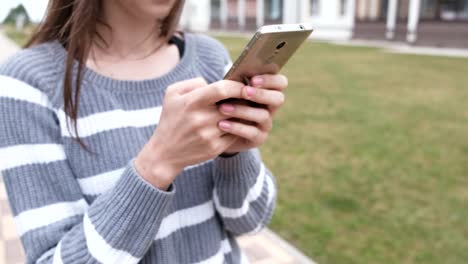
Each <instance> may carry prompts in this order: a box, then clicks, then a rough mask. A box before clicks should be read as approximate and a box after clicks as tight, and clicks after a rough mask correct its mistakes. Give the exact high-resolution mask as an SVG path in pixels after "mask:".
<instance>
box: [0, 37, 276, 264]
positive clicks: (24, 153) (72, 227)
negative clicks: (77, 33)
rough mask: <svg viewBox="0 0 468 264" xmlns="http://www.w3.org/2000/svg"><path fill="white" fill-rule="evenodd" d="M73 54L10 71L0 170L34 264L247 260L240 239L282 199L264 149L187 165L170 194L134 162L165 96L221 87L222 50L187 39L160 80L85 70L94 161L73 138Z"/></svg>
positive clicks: (53, 53)
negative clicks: (185, 88) (199, 84)
mask: <svg viewBox="0 0 468 264" xmlns="http://www.w3.org/2000/svg"><path fill="white" fill-rule="evenodd" d="M65 56H66V51H65V49H63V47H62V46H61V45H60V44H58V43H57V42H50V43H46V44H42V45H38V46H35V47H33V48H29V49H26V50H23V51H21V52H19V53H18V54H16V55H15V56H13V57H12V58H11V59H10V60H9V61H7V62H6V63H4V64H3V65H2V66H1V67H0V124H1V126H0V171H1V173H2V174H3V177H4V182H5V185H6V189H7V192H8V198H9V201H10V206H11V208H12V212H13V215H14V220H15V223H16V226H17V230H18V233H19V235H20V236H21V240H22V243H23V245H24V248H25V251H26V256H27V263H242V262H243V261H246V259H245V257H243V254H242V253H241V251H240V250H239V247H238V245H237V243H236V240H235V237H236V236H238V235H242V234H248V233H255V232H257V231H259V230H260V229H262V228H263V227H264V226H265V225H266V224H267V223H268V221H269V220H270V219H271V216H272V214H273V209H274V206H275V201H276V187H275V182H274V178H273V177H272V175H271V173H270V172H269V170H268V169H267V168H265V166H264V164H263V163H262V161H261V158H260V155H259V152H258V150H256V149H252V150H249V151H246V152H243V153H240V154H238V155H237V156H234V157H231V158H221V157H219V158H216V159H213V160H208V161H206V162H204V163H201V164H197V165H195V166H190V167H187V168H185V169H184V171H183V172H182V173H181V174H180V175H178V177H177V178H176V180H175V182H174V183H173V185H172V186H171V188H170V189H169V190H168V191H167V192H164V191H161V190H158V189H156V188H154V187H153V186H151V185H149V184H148V183H147V182H145V181H144V180H143V179H142V178H141V177H140V176H139V175H138V174H137V172H136V171H135V169H134V167H133V163H132V160H133V158H134V157H135V156H136V154H137V153H138V152H139V151H140V149H141V148H142V147H143V145H144V144H145V143H146V142H147V141H148V139H149V138H150V136H151V135H152V133H153V131H154V129H155V127H156V126H157V123H158V120H159V116H160V113H161V104H162V101H163V97H164V93H165V89H166V87H168V86H169V85H170V84H172V83H174V82H177V81H181V80H186V79H190V78H195V77H200V76H202V77H204V78H205V79H206V80H207V81H208V82H215V81H217V80H220V79H221V78H222V76H223V73H224V68H225V67H226V65H227V64H228V63H229V61H230V60H229V56H228V53H227V52H226V50H225V48H224V47H223V46H222V44H220V43H219V42H218V41H216V40H214V39H212V38H210V37H207V36H202V35H195V34H186V52H185V54H184V56H183V58H182V59H181V61H180V62H179V64H178V65H177V66H176V68H175V69H173V70H172V71H171V72H169V73H168V74H166V75H164V76H162V77H160V78H157V79H150V80H142V81H120V80H114V79H111V78H107V77H104V76H102V75H99V74H97V73H96V72H94V71H92V70H90V69H86V70H85V73H84V78H83V82H82V94H81V95H80V96H81V104H80V112H79V119H78V131H79V134H80V136H81V137H82V138H83V140H84V142H85V144H86V145H87V146H89V147H90V148H91V150H92V151H94V152H95V154H94V155H93V154H90V153H88V152H86V151H84V150H83V149H82V148H80V146H79V145H78V144H77V143H76V142H75V141H74V140H73V136H74V135H73V133H70V132H69V130H68V129H67V124H66V120H67V119H66V116H65V113H64V111H63V102H62V87H63V74H64V65H65ZM200 151H202V150H200Z"/></svg>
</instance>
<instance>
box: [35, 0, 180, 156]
mask: <svg viewBox="0 0 468 264" xmlns="http://www.w3.org/2000/svg"><path fill="white" fill-rule="evenodd" d="M184 2H185V1H184V0H176V2H175V4H174V7H173V8H172V10H171V11H170V13H169V15H168V16H167V17H166V18H165V19H163V20H162V25H161V37H164V38H166V39H167V40H168V39H169V38H170V37H171V36H172V35H173V34H174V31H175V30H176V28H177V25H178V23H179V18H180V14H181V12H182V7H183V5H184ZM101 11H102V0H49V4H48V7H47V12H46V16H45V18H44V20H43V22H42V23H41V24H40V25H39V27H38V28H37V30H36V32H35V33H34V34H33V36H32V37H31V39H30V40H29V42H28V43H27V44H26V47H31V46H34V45H38V44H41V43H45V42H49V41H58V42H59V43H60V44H62V46H64V47H65V48H66V50H67V59H66V67H65V76H64V86H63V103H64V111H65V113H66V115H67V116H68V118H69V119H70V120H71V121H72V122H71V123H72V125H73V129H74V132H75V136H76V137H74V139H75V140H76V141H77V142H78V143H79V144H80V145H81V146H82V147H83V148H84V149H86V150H88V151H89V149H88V148H87V146H86V145H85V144H84V143H83V141H82V140H81V139H80V137H79V135H78V129H77V122H78V121H77V120H78V106H79V103H80V99H79V98H80V86H81V85H80V84H81V80H82V73H83V69H84V67H85V60H86V58H87V57H88V55H89V51H90V47H91V44H92V43H93V41H95V40H96V39H98V40H101V41H103V38H102V36H101V35H100V34H99V33H98V31H97V26H98V25H99V24H101V25H104V26H106V27H107V28H109V29H111V28H110V26H109V25H107V24H105V22H104V21H102V20H101ZM104 43H105V42H104ZM75 60H76V61H78V72H77V76H73V64H74V61H75ZM73 82H75V83H74V84H75V85H74V86H73ZM73 87H74V88H75V90H74V91H73ZM68 123H69V122H67V127H68V129H69V130H70V127H69V126H68ZM71 134H72V133H71ZM72 135H73V134H72Z"/></svg>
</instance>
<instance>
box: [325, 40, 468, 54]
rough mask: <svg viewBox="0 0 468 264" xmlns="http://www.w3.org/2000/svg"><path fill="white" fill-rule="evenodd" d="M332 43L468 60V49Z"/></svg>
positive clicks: (391, 43)
mask: <svg viewBox="0 0 468 264" xmlns="http://www.w3.org/2000/svg"><path fill="white" fill-rule="evenodd" d="M332 43H334V44H337V45H345V46H356V47H375V48H382V49H383V50H384V51H385V52H390V53H401V54H413V55H428V56H440V57H455V58H468V49H459V48H438V47H429V46H413V45H409V44H407V43H405V42H394V41H385V40H364V39H353V40H348V41H334V42H332Z"/></svg>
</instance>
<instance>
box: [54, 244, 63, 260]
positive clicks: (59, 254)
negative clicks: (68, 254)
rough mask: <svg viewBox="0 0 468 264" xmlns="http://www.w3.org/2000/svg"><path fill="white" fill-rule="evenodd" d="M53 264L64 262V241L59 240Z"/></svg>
mask: <svg viewBox="0 0 468 264" xmlns="http://www.w3.org/2000/svg"><path fill="white" fill-rule="evenodd" d="M53 264H63V261H62V242H59V243H58V245H57V248H56V249H55V254H54V262H53Z"/></svg>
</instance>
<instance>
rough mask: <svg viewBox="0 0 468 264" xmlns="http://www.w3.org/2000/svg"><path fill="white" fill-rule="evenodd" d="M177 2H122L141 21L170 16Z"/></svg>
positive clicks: (159, 0) (126, 0) (171, 0)
mask: <svg viewBox="0 0 468 264" xmlns="http://www.w3.org/2000/svg"><path fill="white" fill-rule="evenodd" d="M175 2H176V0H136V1H135V0H122V2H121V3H122V4H123V6H124V8H126V9H127V10H128V11H129V12H131V13H132V15H133V16H136V17H138V18H140V19H158V18H165V17H167V16H168V15H169V12H170V11H171V9H172V7H173V6H174V4H175Z"/></svg>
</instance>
